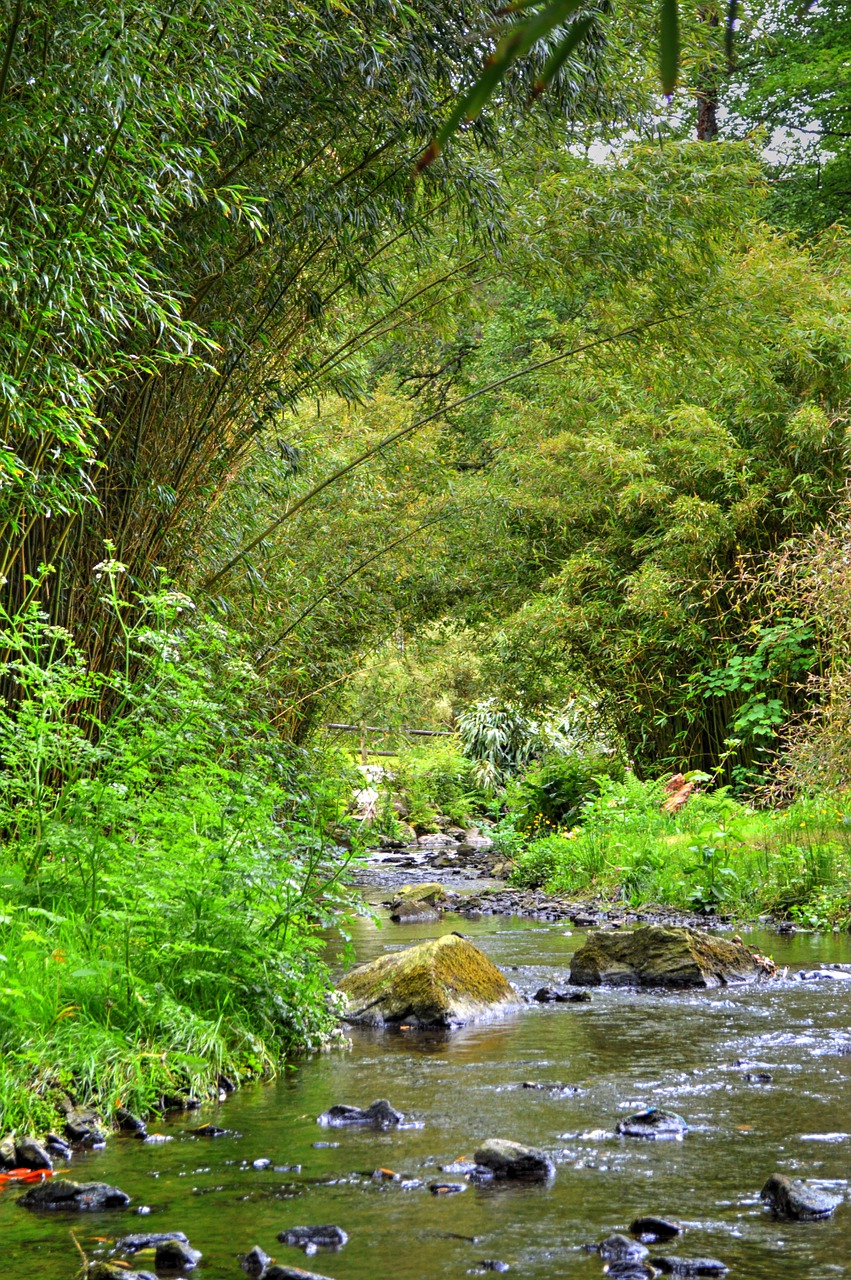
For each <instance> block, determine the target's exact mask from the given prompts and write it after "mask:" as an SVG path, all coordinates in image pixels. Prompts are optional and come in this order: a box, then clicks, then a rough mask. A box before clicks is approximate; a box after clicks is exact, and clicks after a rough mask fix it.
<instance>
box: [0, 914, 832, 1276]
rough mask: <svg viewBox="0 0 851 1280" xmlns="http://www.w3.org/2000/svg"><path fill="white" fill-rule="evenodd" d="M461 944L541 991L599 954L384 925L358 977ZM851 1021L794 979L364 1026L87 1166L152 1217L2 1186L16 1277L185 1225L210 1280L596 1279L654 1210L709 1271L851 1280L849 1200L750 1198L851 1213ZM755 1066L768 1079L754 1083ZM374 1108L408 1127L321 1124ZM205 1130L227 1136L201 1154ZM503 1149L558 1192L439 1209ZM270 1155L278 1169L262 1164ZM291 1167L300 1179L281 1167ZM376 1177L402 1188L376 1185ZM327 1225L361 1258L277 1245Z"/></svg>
mask: <svg viewBox="0 0 851 1280" xmlns="http://www.w3.org/2000/svg"><path fill="white" fill-rule="evenodd" d="M452 929H458V930H459V931H461V932H463V933H465V934H466V935H467V936H469V937H471V938H474V939H475V941H476V942H477V943H478V944H479V945H480V946H481V947H482V948H483V950H484V951H486V952H487V954H488V955H489V956H490V957H491V959H492V960H494V962H495V963H496V964H498V965H499V966H500V967H502V968H503V969H505V970H506V972H507V974H508V976H509V978H510V979H511V981H512V982H514V983H515V985H516V986H517V987H518V988H519V989H520V990H521V991H523V992H525V993H531V992H532V991H534V990H535V989H536V988H537V987H538V986H540V985H541V984H542V983H546V982H550V983H553V982H556V983H557V982H563V981H564V980H565V978H566V970H567V967H568V965H569V961H570V955H571V953H572V951H573V950H574V949H575V948H576V947H577V946H578V945H581V943H582V941H583V937H584V935H583V934H582V933H581V931H577V930H575V929H571V928H570V927H566V926H565V925H564V924H558V925H543V924H541V923H538V922H532V921H529V920H523V919H518V918H507V919H506V918H493V917H484V918H481V919H479V920H470V919H462V918H461V917H453V916H451V915H449V916H445V917H444V918H443V919H442V921H441V922H440V924H438V925H435V924H422V925H407V926H402V927H399V926H394V925H391V924H385V925H384V927H383V928H381V929H378V928H376V926H375V924H374V923H372V922H371V921H369V920H362V921H358V922H357V925H356V932H355V945H356V949H357V954H358V958H359V959H369V958H371V957H373V956H375V955H377V954H379V953H380V952H381V951H382V950H383V949H386V948H393V947H398V946H400V945H405V944H406V943H409V942H413V941H417V940H421V939H424V938H427V937H434V936H436V934H438V933H443V932H445V931H447V930H452ZM748 941H749V942H753V943H755V944H756V945H757V946H759V947H760V948H761V949H764V950H766V951H768V952H769V953H770V954H772V955H773V956H774V958H775V960H776V961H777V962H778V964H779V965H784V966H785V965H789V966H791V967H792V968H793V969H795V968H800V967H801V966H805V967H810V968H812V967H814V966H815V965H817V964H818V963H820V962H846V963H847V962H851V938H849V937H848V936H847V935H815V934H800V933H799V934H797V935H795V936H793V937H791V938H784V937H779V936H777V935H776V934H772V935H770V936H765V935H762V934H759V933H756V932H755V933H751V934H749V935H748ZM850 1009H851V983H849V984H848V985H846V984H845V983H844V982H839V981H820V982H807V983H802V982H796V981H791V980H786V981H779V982H775V983H772V984H766V985H760V986H750V987H737V988H732V989H721V990H718V991H713V992H708V993H700V994H697V993H678V994H662V993H651V994H644V993H642V994H636V993H633V992H628V991H595V992H594V993H593V997H592V1000H591V1003H590V1004H578V1005H574V1004H563V1005H545V1006H539V1005H534V1004H533V1005H530V1006H529V1007H527V1008H524V1009H523V1010H521V1011H519V1012H516V1013H514V1014H512V1015H510V1016H507V1017H504V1018H501V1019H499V1020H498V1021H495V1022H491V1023H486V1024H480V1025H476V1026H472V1027H469V1028H466V1029H464V1030H461V1031H458V1032H455V1033H454V1034H449V1035H435V1034H429V1035H427V1034H423V1033H416V1032H397V1033H395V1034H386V1033H373V1032H363V1031H357V1030H355V1031H352V1032H351V1047H350V1048H348V1049H339V1048H337V1049H333V1050H331V1051H328V1052H323V1053H318V1054H315V1055H312V1056H310V1057H307V1058H305V1059H304V1060H303V1061H301V1062H299V1063H298V1064H296V1065H295V1066H294V1067H293V1068H292V1069H291V1070H288V1071H287V1072H286V1074H285V1075H283V1076H282V1077H281V1079H280V1080H279V1081H277V1082H276V1083H274V1084H270V1085H254V1086H250V1087H247V1088H245V1089H242V1090H240V1091H238V1092H237V1093H235V1094H233V1095H232V1096H231V1097H230V1098H229V1099H228V1101H227V1102H225V1103H223V1104H221V1105H218V1106H212V1105H211V1106H208V1107H205V1108H204V1109H203V1110H202V1112H200V1113H199V1112H194V1113H190V1114H183V1115H180V1116H174V1117H169V1118H168V1119H167V1120H165V1121H164V1122H163V1123H162V1124H161V1125H159V1126H152V1128H157V1129H158V1130H159V1131H161V1132H163V1133H165V1134H167V1135H169V1136H170V1137H171V1138H172V1139H173V1141H170V1142H168V1143H166V1144H162V1145H147V1144H143V1143H141V1142H138V1141H135V1140H134V1139H132V1138H123V1137H116V1138H115V1139H113V1140H112V1141H111V1142H110V1143H109V1144H108V1146H107V1147H106V1149H105V1150H103V1151H100V1152H92V1153H86V1154H82V1155H79V1156H75V1157H74V1159H73V1168H72V1175H73V1176H75V1177H77V1178H80V1179H88V1178H91V1179H98V1180H104V1181H107V1182H111V1183H114V1184H116V1185H118V1186H120V1187H121V1188H122V1189H123V1190H124V1191H126V1192H127V1193H128V1194H129V1195H130V1196H132V1198H133V1206H134V1207H138V1206H140V1205H144V1206H147V1207H149V1208H150V1213H149V1214H148V1215H146V1216H143V1217H139V1216H135V1214H134V1212H133V1208H131V1209H130V1210H128V1211H125V1212H123V1213H121V1214H118V1215H116V1214H114V1213H113V1214H100V1215H85V1216H77V1217H76V1218H75V1219H74V1220H73V1221H70V1220H69V1219H68V1218H58V1217H42V1218H39V1217H34V1216H32V1215H30V1214H28V1213H27V1212H26V1211H25V1210H23V1209H21V1208H19V1207H18V1206H17V1205H16V1204H15V1202H14V1193H13V1192H12V1191H9V1190H7V1191H6V1192H5V1193H4V1194H3V1195H2V1197H0V1240H2V1246H3V1247H2V1258H3V1270H4V1271H5V1273H6V1274H7V1275H9V1276H14V1277H38V1278H39V1280H70V1277H71V1276H72V1275H73V1274H74V1272H75V1270H76V1266H77V1255H76V1254H75V1251H74V1249H73V1245H72V1242H71V1240H70V1236H69V1231H70V1230H71V1229H72V1228H73V1230H74V1231H75V1233H76V1234H77V1235H78V1238H79V1240H80V1243H81V1244H82V1246H83V1248H84V1249H85V1250H86V1252H87V1253H89V1254H90V1256H91V1255H92V1254H93V1253H97V1252H98V1251H103V1250H106V1249H107V1248H108V1244H107V1242H108V1241H110V1240H112V1239H114V1237H115V1236H116V1235H120V1234H124V1233H126V1232H131V1231H138V1230H142V1229H145V1230H148V1229H150V1230H151V1231H154V1230H156V1231H166V1230H173V1229H179V1230H182V1231H185V1232H186V1234H187V1235H188V1236H189V1239H190V1241H191V1243H192V1244H193V1245H194V1246H195V1247H196V1248H198V1249H201V1250H202V1252H203V1255H204V1256H203V1260H202V1262H201V1264H200V1266H199V1268H198V1270H197V1272H195V1274H196V1275H197V1276H198V1277H199V1280H238V1278H239V1277H240V1276H241V1275H242V1274H243V1273H242V1271H241V1270H240V1266H239V1262H238V1256H237V1255H238V1254H239V1253H241V1252H247V1251H248V1250H249V1249H250V1248H251V1247H252V1246H253V1245H255V1244H259V1245H261V1246H262V1247H263V1248H264V1249H265V1250H266V1251H267V1252H268V1253H270V1254H273V1255H275V1256H276V1258H277V1259H278V1261H280V1262H284V1261H286V1262H287V1263H289V1264H290V1265H295V1266H303V1267H305V1268H307V1269H308V1270H311V1271H315V1272H318V1273H320V1274H321V1275H323V1276H330V1277H333V1278H334V1280H384V1278H386V1277H394V1278H395V1280H444V1278H446V1280H448V1278H449V1277H461V1276H465V1275H468V1274H478V1273H479V1270H480V1264H481V1263H482V1262H484V1261H491V1260H500V1261H502V1262H504V1263H507V1264H508V1265H509V1266H510V1269H511V1270H510V1274H512V1275H518V1276H523V1277H529V1278H530V1280H532V1278H536V1280H537V1278H541V1280H543V1277H555V1276H559V1277H569V1278H570V1280H596V1277H599V1276H602V1274H603V1269H602V1264H601V1261H600V1259H599V1257H598V1256H597V1255H595V1254H589V1253H588V1252H587V1251H586V1250H585V1249H584V1248H583V1246H585V1245H587V1244H588V1243H593V1242H595V1241H598V1240H600V1239H601V1238H602V1237H603V1236H605V1235H607V1234H609V1233H610V1232H612V1231H615V1230H624V1229H625V1228H626V1227H627V1226H628V1224H629V1223H630V1221H631V1219H632V1218H633V1217H635V1216H636V1215H638V1214H647V1213H651V1214H655V1215H663V1216H670V1217H673V1218H675V1219H676V1220H677V1221H678V1222H680V1223H681V1224H682V1226H683V1227H684V1233H683V1235H682V1237H681V1238H680V1239H679V1240H677V1241H675V1242H673V1244H672V1245H669V1246H663V1247H661V1248H660V1247H656V1248H655V1251H656V1252H664V1253H668V1254H673V1253H676V1254H678V1255H680V1256H682V1257H695V1256H707V1255H708V1256H711V1257H715V1258H718V1259H721V1260H722V1261H723V1262H725V1263H726V1264H727V1265H728V1266H729V1268H730V1274H731V1276H737V1277H742V1278H743V1280H792V1278H793V1277H794V1278H795V1280H802V1278H806V1280H828V1278H831V1280H838V1278H839V1277H846V1276H847V1277H851V1205H849V1204H848V1203H847V1202H846V1203H845V1204H842V1205H840V1207H839V1209H838V1210H837V1212H836V1214H835V1215H834V1217H833V1218H832V1219H830V1220H829V1221H825V1222H816V1223H778V1222H775V1221H773V1220H772V1219H771V1218H770V1217H769V1216H768V1215H767V1214H766V1213H765V1211H764V1210H763V1209H762V1207H761V1205H760V1203H759V1198H758V1197H759V1191H760V1189H761V1187H762V1185H763V1184H764V1182H765V1180H766V1178H767V1177H768V1176H769V1175H770V1174H771V1173H773V1172H775V1171H782V1172H785V1173H789V1174H793V1175H795V1176H799V1177H806V1178H807V1179H813V1180H815V1181H816V1182H817V1184H818V1185H819V1186H820V1187H822V1188H823V1189H829V1190H831V1191H834V1192H836V1193H838V1194H841V1195H843V1196H846V1195H847V1188H848V1179H849V1177H851V1056H843V1055H842V1054H841V1053H840V1052H839V1049H840V1048H841V1046H842V1045H851V1034H849V1010H850ZM739 1060H746V1061H747V1062H748V1063H754V1064H759V1065H758V1067H756V1066H755V1067H751V1068H748V1067H746V1066H738V1065H736V1063H737V1061H739ZM748 1069H750V1070H752V1071H754V1070H759V1071H764V1072H767V1073H769V1074H770V1075H771V1077H772V1079H771V1081H770V1082H769V1083H762V1084H755V1083H750V1082H748V1081H747V1079H746V1074H747V1071H748ZM524 1083H528V1084H535V1085H542V1086H545V1087H542V1088H526V1087H523V1085H524ZM558 1086H571V1088H573V1087H577V1088H578V1089H579V1092H578V1093H574V1092H572V1091H570V1090H568V1089H565V1088H561V1087H558ZM377 1098H388V1099H389V1100H390V1102H391V1103H392V1104H393V1105H394V1106H395V1107H397V1108H398V1109H399V1110H401V1111H404V1112H405V1113H406V1115H408V1116H410V1117H411V1119H412V1120H413V1121H415V1122H416V1125H412V1126H411V1127H405V1128H401V1129H399V1130H394V1131H390V1132H386V1133H381V1132H378V1133H376V1132H373V1131H363V1130H357V1129H343V1130H327V1129H322V1128H321V1127H320V1126H319V1125H317V1123H316V1117H317V1116H318V1115H319V1113H320V1112H321V1111H323V1110H324V1109H325V1108H326V1107H328V1106H329V1105H331V1104H332V1103H335V1102H348V1103H354V1104H357V1105H366V1104H368V1103H370V1102H372V1101H373V1100H374V1099H377ZM646 1104H651V1105H656V1106H662V1107H665V1108H667V1109H673V1110H675V1111H677V1112H679V1113H680V1114H682V1115H683V1116H684V1117H685V1118H686V1120H687V1121H688V1124H689V1132H688V1133H687V1135H686V1136H685V1138H684V1140H683V1141H681V1142H655V1143H654V1142H636V1141H630V1140H628V1139H621V1138H616V1137H615V1136H614V1135H613V1130H614V1126H615V1124H616V1123H617V1121H618V1119H620V1118H622V1117H623V1116H625V1115H627V1114H628V1113H629V1112H630V1111H632V1110H635V1109H637V1108H640V1107H642V1106H644V1105H646ZM205 1121H213V1122H215V1123H216V1124H218V1125H220V1126H223V1127H225V1128H227V1129H228V1130H231V1131H232V1132H231V1133H229V1134H228V1135H226V1136H224V1137H220V1138H216V1139H209V1138H207V1139H202V1138H197V1137H194V1136H193V1135H192V1133H191V1130H192V1129H193V1128H194V1127H196V1126H197V1125H199V1124H201V1123H203V1122H205ZM488 1137H504V1138H511V1139H515V1140H517V1141H520V1142H524V1143H530V1144H533V1145H537V1146H540V1147H543V1148H545V1149H546V1150H547V1151H548V1152H549V1153H550V1154H551V1155H552V1156H553V1158H554V1159H555V1161H556V1163H557V1176H556V1178H555V1180H554V1182H553V1183H552V1185H550V1186H519V1185H516V1184H515V1185H514V1186H508V1187H506V1186H501V1187H499V1188H478V1187H470V1188H469V1189H468V1190H467V1191H465V1192H464V1193H462V1194H456V1195H449V1196H435V1195H433V1194H431V1193H430V1192H429V1190H428V1185H427V1184H428V1183H430V1182H434V1181H435V1180H439V1179H440V1178H441V1174H440V1166H441V1165H444V1164H447V1163H449V1162H450V1161H452V1160H453V1159H454V1158H457V1157H460V1156H464V1155H469V1154H470V1153H471V1152H472V1151H473V1150H474V1148H475V1147H476V1145H477V1143H478V1142H479V1141H480V1140H481V1139H485V1138H488ZM317 1142H320V1143H329V1142H330V1143H334V1144H336V1145H332V1146H327V1145H326V1146H320V1147H317V1146H316V1143H317ZM258 1160H260V1161H262V1160H270V1161H271V1162H272V1164H271V1165H269V1166H267V1167H264V1168H255V1167H254V1161H258ZM284 1165H287V1166H292V1165H295V1166H300V1171H299V1172H294V1171H283V1170H281V1169H276V1168H275V1166H284ZM379 1167H383V1168H386V1169H391V1170H393V1171H395V1172H397V1173H399V1174H400V1175H402V1177H401V1180H400V1181H389V1180H380V1181H379V1180H376V1179H374V1178H373V1177H372V1174H373V1171H374V1170H376V1169H377V1168H379ZM456 1180H457V1179H456ZM316 1223H335V1224H337V1225H339V1226H341V1227H342V1228H344V1229H345V1231H347V1232H348V1234H349V1237H350V1239H349V1243H348V1244H347V1245H346V1246H345V1247H344V1248H343V1249H341V1250H340V1251H339V1252H333V1253H332V1252H328V1251H320V1252H319V1253H318V1254H317V1255H316V1256H314V1257H312V1258H307V1259H306V1260H305V1259H304V1258H303V1255H302V1254H301V1253H300V1252H299V1251H298V1250H296V1249H294V1248H290V1247H286V1246H284V1245H279V1244H277V1242H276V1235H277V1233H278V1232H279V1231H281V1230H282V1229H284V1228H285V1227H289V1226H296V1225H302V1224H316ZM98 1238H100V1239H98ZM136 1265H138V1266H139V1267H140V1268H141V1267H142V1265H143V1264H142V1263H141V1262H138V1263H137V1264H136ZM482 1274H485V1273H484V1272H482Z"/></svg>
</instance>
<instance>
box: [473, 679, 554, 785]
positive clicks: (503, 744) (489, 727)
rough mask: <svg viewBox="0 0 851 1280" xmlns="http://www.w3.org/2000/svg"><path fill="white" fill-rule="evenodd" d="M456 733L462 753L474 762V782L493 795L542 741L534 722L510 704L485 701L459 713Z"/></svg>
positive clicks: (528, 759)
mask: <svg viewBox="0 0 851 1280" xmlns="http://www.w3.org/2000/svg"><path fill="white" fill-rule="evenodd" d="M458 730H459V732H460V735H461V742H462V744H463V747H464V753H465V755H466V756H468V757H469V759H470V760H472V761H474V762H475V771H476V778H477V780H478V782H479V785H480V786H481V787H482V788H483V789H484V790H486V791H495V790H496V788H497V787H499V786H500V785H502V783H503V782H504V781H505V779H506V778H508V777H510V776H511V774H513V773H516V772H517V770H518V769H521V768H522V767H523V766H524V765H526V764H528V763H529V761H530V760H531V759H532V756H533V755H534V754H535V752H536V751H537V750H539V748H540V746H541V743H542V739H541V732H540V726H539V724H538V721H537V720H533V719H532V718H531V717H530V716H528V715H526V714H525V713H524V712H522V711H521V710H520V709H519V708H518V707H515V706H514V705H512V704H511V703H503V704H499V703H498V702H497V701H496V699H495V698H487V699H486V700H485V701H484V702H477V703H476V704H475V705H474V706H472V707H469V708H468V709H467V710H466V711H463V712H462V713H461V715H459V717H458Z"/></svg>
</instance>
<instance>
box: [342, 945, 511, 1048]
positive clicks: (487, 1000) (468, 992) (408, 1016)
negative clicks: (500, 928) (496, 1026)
mask: <svg viewBox="0 0 851 1280" xmlns="http://www.w3.org/2000/svg"><path fill="white" fill-rule="evenodd" d="M338 990H339V991H341V992H343V994H344V995H346V996H347V997H348V1007H347V1009H346V1011H345V1013H344V1014H343V1017H344V1018H345V1019H346V1021H348V1022H366V1023H371V1024H372V1025H373V1026H385V1025H390V1026H395V1025H398V1024H399V1023H402V1022H406V1023H411V1024H414V1025H416V1026H422V1027H453V1026H460V1025H462V1024H463V1023H465V1022H472V1021H474V1020H475V1019H477V1018H484V1017H487V1016H488V1015H489V1014H492V1013H495V1012H501V1011H504V1010H505V1009H507V1008H509V1007H511V1006H513V1005H516V1004H518V1003H519V1000H518V996H517V993H516V991H515V990H514V988H513V987H512V986H511V985H510V983H509V982H508V980H507V979H506V978H505V976H504V975H503V974H502V973H501V972H500V971H499V969H497V967H496V965H494V964H491V962H490V960H488V958H487V956H486V955H483V954H482V952H481V951H479V949H478V947H474V946H473V944H472V942H468V941H467V939H466V938H462V937H461V935H460V934H458V933H447V934H445V935H444V936H443V937H442V938H436V939H435V940H434V941H433V942H423V943H421V944H420V945H419V946H416V947H408V948H407V949H406V950H405V951H393V952H391V953H389V954H388V955H384V956H379V958H378V959H377V960H372V961H371V962H370V963H369V964H364V965H361V966H360V967H359V968H357V969H353V970H352V971H351V973H347V974H346V976H345V977H344V978H343V979H342V981H341V982H340V984H339V986H338Z"/></svg>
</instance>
